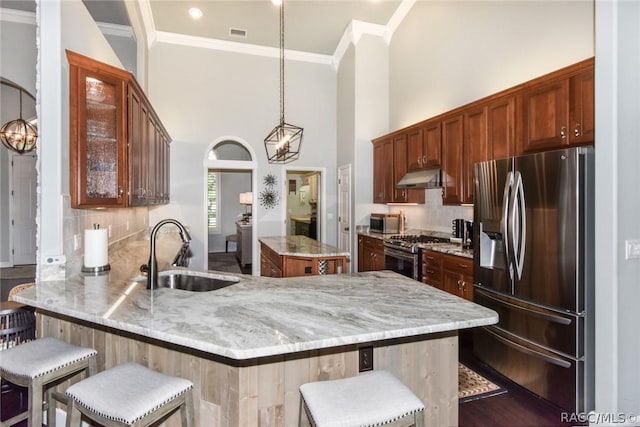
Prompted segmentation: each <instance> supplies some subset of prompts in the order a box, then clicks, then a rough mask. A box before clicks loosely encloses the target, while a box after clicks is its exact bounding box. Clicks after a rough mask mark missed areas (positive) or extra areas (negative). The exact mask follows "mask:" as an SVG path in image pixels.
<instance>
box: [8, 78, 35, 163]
mask: <svg viewBox="0 0 640 427" xmlns="http://www.w3.org/2000/svg"><path fill="white" fill-rule="evenodd" d="M2 84H4V85H7V86H9V87H12V88H14V89H17V90H18V91H19V92H20V116H19V118H18V119H16V120H11V121H9V122H7V123H5V124H4V125H3V126H2V128H0V140H1V141H2V145H4V146H5V147H7V148H8V149H9V150H12V151H15V152H16V153H18V154H24V153H27V152H29V151H32V150H34V149H35V148H36V142H37V141H38V131H37V130H36V128H35V126H33V125H32V124H30V123H28V122H27V121H25V120H24V119H23V118H22V93H23V92H24V89H22V88H21V87H19V86H15V85H13V84H10V83H7V82H5V81H2Z"/></svg>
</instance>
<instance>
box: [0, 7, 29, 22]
mask: <svg viewBox="0 0 640 427" xmlns="http://www.w3.org/2000/svg"><path fill="white" fill-rule="evenodd" d="M0 21H2V22H13V23H16V24H29V25H36V14H35V13H34V12H24V11H22V10H14V9H6V8H0Z"/></svg>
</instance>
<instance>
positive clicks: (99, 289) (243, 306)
mask: <svg viewBox="0 0 640 427" xmlns="http://www.w3.org/2000/svg"><path fill="white" fill-rule="evenodd" d="M161 274H162V273H161ZM200 274H209V275H214V276H215V273H206V272H202V273H200ZM236 277H237V278H238V279H239V283H237V284H235V285H232V286H228V287H226V288H223V289H220V290H216V291H212V292H189V291H182V290H175V289H168V288H161V289H156V290H153V291H150V290H147V289H146V282H145V279H144V278H140V277H138V278H130V279H129V280H122V279H114V276H112V275H106V276H77V277H74V278H71V279H67V280H66V281H51V282H40V283H37V286H35V287H32V288H29V289H26V290H24V291H22V292H20V293H19V294H17V295H16V300H17V301H18V302H21V303H23V304H27V305H31V306H34V307H37V308H39V309H43V310H46V311H49V312H53V313H57V314H60V315H64V316H69V317H71V318H76V319H80V320H83V321H88V322H92V323H96V324H99V325H104V326H107V327H111V328H115V329H119V330H122V331H127V332H131V333H135V334H139V335H142V336H145V337H149V338H155V339H158V340H162V341H166V342H170V343H173V344H178V345H182V346H185V347H189V348H193V349H196V350H201V351H204V352H207V353H212V354H215V355H220V356H224V357H228V358H231V359H237V360H243V359H252V358H256V357H262V356H271V355H278V354H289V353H294V352H298V351H304V350H313V349H320V348H330V347H335V346H342V345H348V344H355V343H367V342H374V341H380V340H387V339H392V338H399V337H409V336H415V335H423V334H431V333H436V332H444V331H452V330H458V329H465V328H471V327H475V326H483V325H489V324H494V323H496V322H497V321H498V315H497V314H496V313H495V312H494V311H492V310H490V309H488V308H485V307H482V306H479V305H477V304H474V303H472V302H469V301H466V300H464V299H461V298H458V297H456V296H453V295H450V294H448V293H445V292H443V291H440V290H438V289H436V288H433V287H431V286H425V285H424V284H421V283H420V282H417V281H415V280H411V279H408V278H406V277H404V276H401V275H399V274H396V273H393V272H390V271H377V272H369V273H357V274H333V275H327V276H313V277H292V278H284V279H274V278H266V277H254V276H245V275H237V276H236ZM134 279H137V280H134Z"/></svg>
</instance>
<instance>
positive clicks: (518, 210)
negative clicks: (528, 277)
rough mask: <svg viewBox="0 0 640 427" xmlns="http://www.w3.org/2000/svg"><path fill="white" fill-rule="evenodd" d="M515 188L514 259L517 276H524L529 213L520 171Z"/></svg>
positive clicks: (516, 176) (516, 174)
mask: <svg viewBox="0 0 640 427" xmlns="http://www.w3.org/2000/svg"><path fill="white" fill-rule="evenodd" d="M514 179H515V190H514V192H513V194H514V203H513V207H512V209H513V219H514V221H513V224H512V227H513V259H514V263H515V266H516V273H517V275H518V276H517V278H518V280H520V279H521V278H522V270H523V268H524V253H525V244H526V242H527V214H526V212H527V211H526V205H525V198H524V185H523V184H522V175H521V174H520V172H516V173H515V177H514Z"/></svg>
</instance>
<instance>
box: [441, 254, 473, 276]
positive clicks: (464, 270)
mask: <svg viewBox="0 0 640 427" xmlns="http://www.w3.org/2000/svg"><path fill="white" fill-rule="evenodd" d="M442 268H443V269H444V270H450V271H455V272H457V273H459V274H461V275H463V276H469V277H473V259H471V258H465V257H461V256H456V255H449V254H443V255H442Z"/></svg>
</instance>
